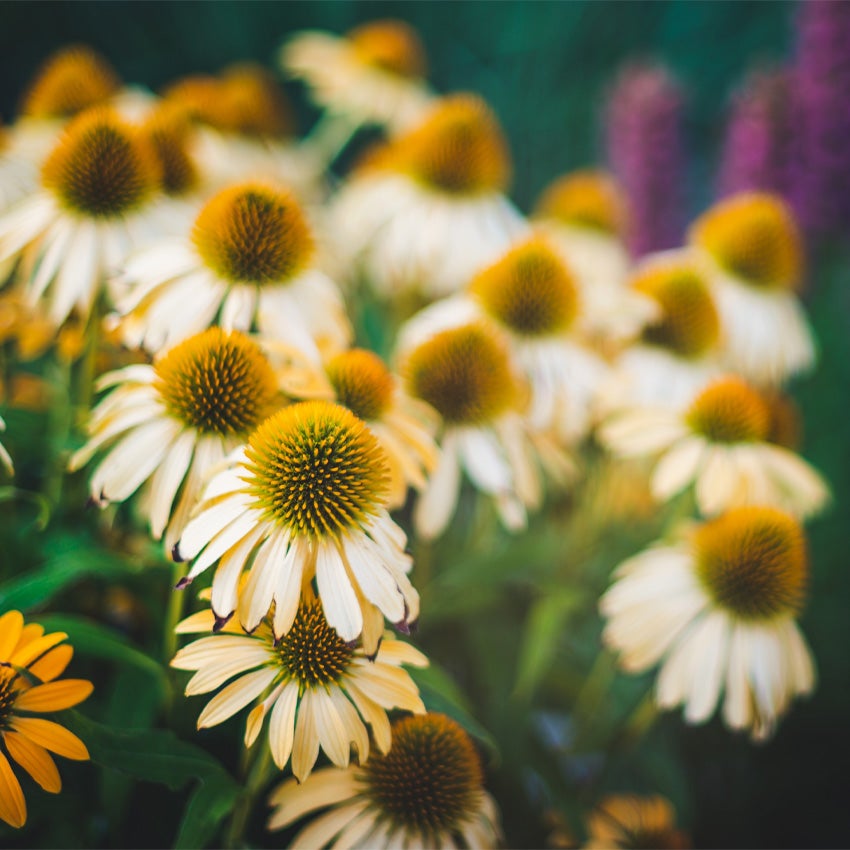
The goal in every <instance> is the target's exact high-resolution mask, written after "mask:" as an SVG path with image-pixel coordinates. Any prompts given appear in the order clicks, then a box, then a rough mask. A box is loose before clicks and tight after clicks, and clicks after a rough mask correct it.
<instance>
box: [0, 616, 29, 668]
mask: <svg viewBox="0 0 850 850" xmlns="http://www.w3.org/2000/svg"><path fill="white" fill-rule="evenodd" d="M23 627H24V617H23V614H21V612H20V611H7V612H6V613H5V614H4V615H3V616H2V617H0V661H6V660H8V659H9V657H10V656H11V655H12V650H13V649H14V648H15V646H16V645H17V643H18V639H19V638H20V636H21V629H23Z"/></svg>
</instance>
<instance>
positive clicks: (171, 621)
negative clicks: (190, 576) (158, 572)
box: [162, 561, 189, 664]
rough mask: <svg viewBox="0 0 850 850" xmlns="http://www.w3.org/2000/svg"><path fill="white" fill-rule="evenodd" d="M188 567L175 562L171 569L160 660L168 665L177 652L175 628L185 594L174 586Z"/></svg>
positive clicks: (181, 612) (179, 617)
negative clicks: (169, 592) (169, 593)
mask: <svg viewBox="0 0 850 850" xmlns="http://www.w3.org/2000/svg"><path fill="white" fill-rule="evenodd" d="M188 568H189V565H188V564H184V563H182V562H179V561H175V562H174V563H173V564H172V567H171V595H170V596H169V597H168V607H167V608H166V611H165V624H164V627H163V632H162V660H163V661H164V662H165V663H166V664H168V662H169V661H171V659H172V658H174V653H175V652H176V651H177V635H176V633H175V631H174V630H175V628H177V624H178V623H179V622H180V620H181V619H182V617H183V602H184V600H185V598H186V594H185V593H184V592H183V591H182V590H175V589H174V587H175V585H176V584H177V583H178V582H179V581H180V579H182V578H183V576H185V575H186V571H187V570H188Z"/></svg>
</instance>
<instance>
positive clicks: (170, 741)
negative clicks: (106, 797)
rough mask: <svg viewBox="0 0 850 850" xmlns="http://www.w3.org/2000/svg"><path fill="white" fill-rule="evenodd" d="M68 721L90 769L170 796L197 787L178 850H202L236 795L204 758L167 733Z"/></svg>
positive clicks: (76, 717) (73, 716)
mask: <svg viewBox="0 0 850 850" xmlns="http://www.w3.org/2000/svg"><path fill="white" fill-rule="evenodd" d="M68 715H69V716H68V721H67V725H68V727H69V728H70V729H71V730H72V731H73V732H74V733H75V734H77V735H79V736H80V738H82V740H83V741H84V742H85V744H86V746H87V747H88V749H89V753H90V754H91V760H92V761H93V762H94V763H95V764H98V765H100V766H101V767H105V768H108V769H110V770H117V771H120V772H121V773H125V774H129V775H130V776H133V777H135V778H136V779H140V780H144V781H146V782H158V783H160V784H162V785H165V786H167V787H168V788H170V789H171V790H172V791H179V790H180V789H181V788H183V787H184V786H186V785H187V784H188V783H190V782H192V781H195V782H197V783H198V785H197V788H196V790H195V791H194V793H193V794H192V796H191V798H190V799H189V802H188V804H187V806H186V810H185V812H184V815H183V821H182V823H181V825H180V830H179V833H178V836H177V839H176V846H177V847H203V846H204V845H205V844H206V843H208V842H209V841H210V840H211V839H212V838H213V837H214V835H215V833H216V830H217V829H218V826H219V824H220V823H221V821H222V819H223V818H224V817H226V816H227V814H228V812H229V811H230V809H231V808H232V807H233V804H234V802H235V800H236V798H237V796H238V795H239V791H240V789H239V785H238V784H237V783H236V781H235V780H234V779H233V777H232V776H231V775H230V774H229V773H228V772H227V771H226V770H225V769H224V768H223V767H222V765H221V764H220V763H219V762H218V761H216V760H215V759H214V758H213V757H212V756H211V755H209V753H207V752H205V751H204V750H202V749H201V748H200V747H197V746H195V745H194V744H190V743H188V742H186V741H181V740H180V739H179V738H178V737H177V736H176V735H175V734H174V733H173V732H170V731H168V730H163V729H110V728H109V727H107V726H103V725H102V724H100V723H97V722H95V721H94V720H91V719H90V718H88V717H85V716H84V715H82V714H79V713H78V712H76V711H74V712H68Z"/></svg>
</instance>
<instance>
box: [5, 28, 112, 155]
mask: <svg viewBox="0 0 850 850" xmlns="http://www.w3.org/2000/svg"><path fill="white" fill-rule="evenodd" d="M120 90H121V80H120V79H119V77H118V75H117V74H116V73H115V70H114V68H113V67H112V66H111V65H110V64H109V62H108V61H107V60H106V59H105V58H104V57H103V56H101V55H100V54H99V53H97V52H96V51H94V50H92V49H91V48H90V47H88V46H87V45H84V44H72V45H69V46H67V47H63V48H61V49H60V50H57V51H56V52H55V53H53V54H52V55H51V56H49V57H48V58H47V59H46V60H45V61H44V62H43V63H42V65H41V67H40V68H39V69H38V71H37V72H36V74H35V77H34V78H33V80H32V82H31V83H30V85H29V88H28V89H27V91H26V92H25V93H24V96H23V99H22V102H21V115H20V118H19V119H18V121H17V122H16V123H15V126H14V132H13V137H14V140H13V146H14V149H15V151H16V152H18V153H19V154H20V155H21V156H22V157H23V158H25V159H27V160H29V161H30V162H31V163H34V164H36V165H41V163H42V161H43V159H44V157H45V156H46V155H47V154H48V153H49V152H50V149H51V148H52V147H53V145H54V144H55V143H56V140H57V138H58V136H59V134H60V133H61V132H62V128H63V127H64V125H65V122H67V121H68V119H70V118H73V117H74V116H76V115H78V114H79V113H81V112H83V111H85V110H86V109H89V108H90V107H93V106H103V105H105V104H106V103H107V102H109V101H111V100H112V99H113V98H114V97H115V96H116V95H117V94H118V93H119V91H120Z"/></svg>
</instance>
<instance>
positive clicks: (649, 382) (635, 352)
mask: <svg viewBox="0 0 850 850" xmlns="http://www.w3.org/2000/svg"><path fill="white" fill-rule="evenodd" d="M630 286H631V288H632V289H633V290H634V291H635V292H637V293H638V294H639V295H641V296H643V297H645V298H647V299H649V300H650V302H651V303H652V305H653V307H654V311H655V315H654V316H653V317H652V318H651V319H650V320H649V322H648V323H647V324H646V326H645V327H644V329H643V331H642V332H641V335H640V336H639V337H638V338H637V339H636V340H635V342H634V343H633V344H632V345H630V346H629V347H628V348H626V349H625V350H624V351H623V352H622V353H621V354H620V356H619V358H618V360H617V364H616V374H615V377H614V379H613V380H612V381H611V382H610V383H609V385H608V386H607V387H606V388H605V389H604V390H603V391H602V396H603V398H604V402H605V406H606V407H613V408H621V407H627V406H629V405H632V404H634V405H650V406H654V405H665V406H668V407H671V408H680V407H681V406H682V405H686V404H688V403H689V402H690V401H691V400H692V399H693V397H694V395H696V393H698V392H699V391H700V390H701V389H702V388H703V387H705V385H706V384H707V383H708V381H709V380H710V379H711V378H712V377H715V376H716V375H718V374H720V372H721V365H720V359H719V357H720V344H721V336H720V319H719V316H718V314H717V308H716V306H715V304H714V299H713V298H712V296H711V290H710V288H709V285H708V281H707V278H706V276H705V275H704V274H703V273H702V272H701V271H700V269H699V267H698V265H697V264H696V263H695V262H694V261H693V260H692V258H690V257H688V256H687V255H686V254H685V253H684V252H681V251H669V252H664V253H661V254H655V255H652V256H650V257H647V258H646V259H645V260H644V261H643V262H642V263H641V264H640V265H639V266H638V267H637V268H636V269H635V271H634V273H633V275H632V277H631V279H630Z"/></svg>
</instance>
